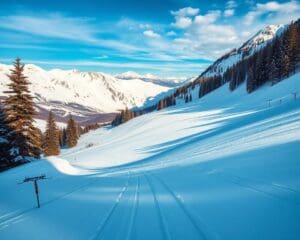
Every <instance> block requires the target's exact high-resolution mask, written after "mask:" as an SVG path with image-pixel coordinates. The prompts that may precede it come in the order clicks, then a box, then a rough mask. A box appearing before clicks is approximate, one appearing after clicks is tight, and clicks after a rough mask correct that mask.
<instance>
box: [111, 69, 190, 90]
mask: <svg viewBox="0 0 300 240" xmlns="http://www.w3.org/2000/svg"><path fill="white" fill-rule="evenodd" d="M115 77H116V78H119V79H124V80H134V79H141V80H143V81H145V82H152V83H155V84H158V85H162V86H166V87H178V86H180V85H182V84H184V83H186V82H187V81H189V80H190V79H187V78H186V77H159V76H155V75H153V74H149V73H148V74H145V75H141V74H138V73H136V72H133V71H128V72H125V73H121V74H117V75H115Z"/></svg>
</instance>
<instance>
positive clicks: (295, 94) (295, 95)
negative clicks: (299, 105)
mask: <svg viewBox="0 0 300 240" xmlns="http://www.w3.org/2000/svg"><path fill="white" fill-rule="evenodd" d="M292 94H293V95H294V100H296V99H297V92H293V93H292Z"/></svg>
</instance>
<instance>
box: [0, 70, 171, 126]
mask: <svg viewBox="0 0 300 240" xmlns="http://www.w3.org/2000/svg"><path fill="white" fill-rule="evenodd" d="M11 67H12V66H11V65H5V64H0V96H1V97H5V94H4V93H3V92H4V91H5V90H7V83H8V77H7V74H9V72H10V68H11ZM24 73H25V75H26V76H27V77H28V79H30V82H31V85H30V90H31V92H32V94H33V95H34V96H35V101H36V103H37V107H38V112H39V117H38V118H40V119H43V118H45V116H46V115H47V111H48V110H50V109H52V110H53V111H54V112H55V114H56V115H57V118H58V120H59V121H62V122H63V121H64V120H65V118H66V117H67V116H68V115H69V113H72V114H73V115H74V116H75V117H76V118H77V120H78V121H80V122H95V121H96V122H107V121H110V120H111V119H112V117H113V116H114V114H113V113H115V112H117V111H118V110H119V109H124V108H125V107H128V108H131V107H135V106H137V107H138V106H142V105H143V104H144V102H145V101H146V100H147V99H148V98H149V97H152V96H156V95H157V94H159V93H161V92H164V91H167V90H169V89H170V86H166V84H164V85H162V84H160V83H159V82H155V81H148V80H145V79H147V78H148V79H149V78H150V75H146V77H143V76H142V75H137V76H136V77H135V78H130V79H129V78H128V79H126V80H125V78H118V77H115V76H112V75H109V74H104V73H101V72H80V71H79V70H60V69H53V70H50V71H46V70H44V69H42V68H40V67H38V66H36V65H33V64H27V65H25V71H24ZM125 75H126V74H125ZM125 75H124V76H125ZM171 81H172V80H171V79H170V80H169V82H171ZM174 82H175V79H174ZM174 84H175V83H174ZM170 85H172V84H170Z"/></svg>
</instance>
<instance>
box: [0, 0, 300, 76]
mask: <svg viewBox="0 0 300 240" xmlns="http://www.w3.org/2000/svg"><path fill="white" fill-rule="evenodd" d="M299 16H300V2H299V1H295V0H291V1H253V0H246V1H240V0H235V1H233V0H229V1H203V0H202V1H200V0H159V1H158V0H143V1H141V0H129V1H128V0H127V1H126V0H109V1H101V0H98V1H96V0H85V1H75V0H73V1H68V0H64V1H63V0H60V1H58V0H43V1H40V0H39V1H37V0H24V1H16V0H0V36H1V37H0V62H1V63H11V62H12V60H13V59H14V58H16V57H21V58H22V59H23V61H24V62H25V63H34V64H37V65H39V66H42V67H44V68H46V69H51V68H62V69H73V68H77V69H80V70H84V71H102V72H107V73H120V72H125V71H136V72H139V73H152V74H156V75H161V76H187V77H188V76H196V75H198V74H200V73H201V71H203V70H204V69H205V68H206V67H207V66H208V65H209V64H210V63H211V62H212V61H213V60H215V59H216V58H218V57H220V56H221V55H222V54H224V53H226V52H227V51H229V50H231V49H232V48H234V47H237V46H239V45H240V44H242V43H243V42H244V41H245V40H247V39H248V38H249V37H250V36H251V35H253V34H255V33H256V32H257V31H258V30H259V29H261V28H263V27H264V26H266V25H268V24H280V23H283V24H285V23H288V22H290V21H291V20H296V19H297V18H298V17H299Z"/></svg>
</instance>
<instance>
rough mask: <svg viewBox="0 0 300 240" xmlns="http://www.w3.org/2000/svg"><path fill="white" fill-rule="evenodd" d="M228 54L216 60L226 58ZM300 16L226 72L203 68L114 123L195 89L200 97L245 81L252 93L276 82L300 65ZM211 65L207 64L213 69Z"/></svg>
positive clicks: (161, 106)
mask: <svg viewBox="0 0 300 240" xmlns="http://www.w3.org/2000/svg"><path fill="white" fill-rule="evenodd" d="M226 56H227V55H225V56H224V57H223V58H221V59H220V60H217V61H221V60H222V59H225V58H226ZM299 62H300V19H299V20H297V21H296V22H292V23H291V24H290V25H288V26H287V27H286V29H285V30H284V31H283V32H282V33H280V34H279V35H277V36H275V37H274V38H273V39H272V40H271V41H269V42H267V44H266V45H265V46H264V47H262V48H259V49H258V50H257V51H254V53H253V54H252V55H249V52H247V54H244V56H243V58H242V60H240V61H238V62H237V63H236V64H234V65H233V66H231V67H229V68H228V69H227V70H226V71H224V73H223V74H216V75H214V76H210V77H205V73H206V72H207V71H208V70H206V71H204V73H203V74H201V75H200V76H199V77H198V78H196V79H195V80H194V81H193V82H190V83H188V84H187V85H184V86H182V87H179V88H177V89H175V91H174V93H173V94H171V95H170V96H167V97H164V98H162V99H160V100H159V101H158V102H157V104H155V105H154V106H152V107H148V108H145V109H142V110H128V109H126V110H124V111H121V113H120V114H118V115H117V116H116V118H115V120H114V121H113V125H115V126H116V125H119V124H121V123H124V122H126V121H128V120H130V119H132V118H134V117H136V116H139V115H142V114H144V113H147V112H151V111H153V110H161V109H164V108H166V107H169V106H174V105H176V102H177V101H178V100H179V101H181V102H185V103H188V102H191V101H192V100H193V99H192V96H193V95H194V94H192V92H193V91H195V89H197V91H198V94H197V95H198V97H199V98H201V97H203V96H205V95H206V94H208V93H210V92H212V91H214V90H215V89H217V88H219V87H220V86H222V85H224V84H226V83H229V88H230V90H231V91H234V90H235V89H236V88H237V87H238V86H239V85H240V84H242V83H243V82H245V81H246V88H247V92H248V93H251V92H253V91H255V90H256V89H258V88H259V87H260V86H262V85H263V84H265V83H266V82H271V84H276V83H278V82H279V81H281V80H283V79H286V78H288V77H289V76H290V75H293V74H295V73H296V71H297V70H298V69H299V67H300V64H299ZM210 68H211V66H210V67H209V68H208V69H210Z"/></svg>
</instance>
